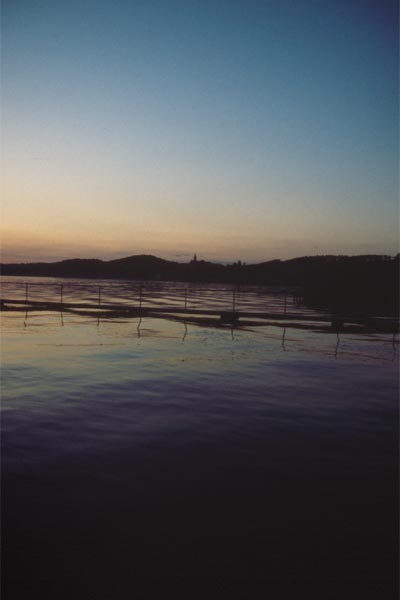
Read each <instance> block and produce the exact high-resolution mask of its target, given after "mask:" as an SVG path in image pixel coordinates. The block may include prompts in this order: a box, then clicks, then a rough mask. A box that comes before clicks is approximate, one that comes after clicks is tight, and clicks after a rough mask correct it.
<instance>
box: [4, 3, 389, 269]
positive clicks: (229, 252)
mask: <svg viewBox="0 0 400 600" xmlns="http://www.w3.org/2000/svg"><path fill="white" fill-rule="evenodd" d="M2 34H3V35H2V40H3V41H2V89H3V94H2V95H3V108H2V132H3V161H2V162H3V165H2V171H3V197H4V202H3V206H2V227H3V233H2V242H3V260H4V261H10V260H25V261H28V260H37V259H39V258H40V259H44V260H56V259H58V258H67V257H72V256H98V257H101V258H112V257H114V256H125V255H129V254H137V253H152V254H157V255H159V256H164V257H167V258H174V257H175V256H177V255H179V256H180V257H181V256H185V255H188V256H190V255H192V254H193V253H194V252H197V254H198V256H200V257H203V258H207V259H211V260H223V261H224V260H226V261H230V260H237V259H241V260H246V261H249V262H251V261H257V260H266V259H269V258H287V257H292V256H300V255H305V254H325V253H341V254H345V253H346V254H361V253H389V254H394V253H396V252H398V53H397V44H398V18H397V3H396V2H389V1H387V2H385V1H383V2H378V1H376V2H368V1H354V0H349V1H348V2H344V1H343V2H342V1H340V0H336V1H335V2H333V1H332V2H331V1H328V0H326V1H322V0H319V1H313V0H309V1H303V2H298V1H297V2H295V1H288V0H280V1H275V0H271V1H267V0H265V1H256V0H247V1H238V0H230V1H222V0H220V1H217V0H214V1H211V0H202V1H194V0H186V1H169V0H164V1H153V2H152V1H151V0H147V1H143V2H136V1H127V0H125V1H123V0H115V1H113V2H105V1H103V0H96V1H88V0H81V1H80V2H77V1H74V0H72V1H70V2H60V1H58V0H53V1H44V0H35V1H33V0H13V1H11V0H8V1H7V0H3V3H2Z"/></svg>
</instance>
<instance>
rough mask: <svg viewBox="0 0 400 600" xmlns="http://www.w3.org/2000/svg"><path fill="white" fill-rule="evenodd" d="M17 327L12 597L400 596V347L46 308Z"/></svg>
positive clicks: (17, 321) (8, 431) (383, 341)
mask: <svg viewBox="0 0 400 600" xmlns="http://www.w3.org/2000/svg"><path fill="white" fill-rule="evenodd" d="M216 289H217V288H215V289H214V293H216V292H215V290H216ZM114 291H115V290H114ZM245 291H246V290H243V296H242V301H243V302H245V301H247V302H248V304H249V305H250V304H251V305H252V306H253V305H254V302H255V299H254V298H255V296H246V295H245ZM250 292H251V293H253V294H256V295H257V293H258V292H257V291H256V290H250V291H249V293H250ZM4 295H5V294H4V293H3V296H4ZM228 296H229V294H228V293H227V298H228ZM177 297H179V302H181V295H180V294H177ZM257 297H258V301H260V296H259V295H258V296H257ZM223 298H224V297H223V295H220V296H219V300H220V301H221V303H222V301H223ZM246 298H247V300H246ZM264 300H265V297H263V300H262V301H264ZM177 301H178V300H177ZM227 301H229V299H228V300H227ZM270 301H272V300H270ZM274 301H275V302H279V300H278V297H277V296H276V297H275V300H274ZM2 332H3V347H2V361H3V370H2V384H3V385H2V445H3V452H2V477H3V528H4V551H3V553H4V571H3V573H4V585H5V589H6V592H7V595H6V596H5V597H6V598H7V600H10V599H11V598H18V597H32V598H36V597H40V598H56V597H57V598H60V597H62V598H82V599H83V598H85V599H86V598H89V597H93V598H126V597H134V595H135V593H138V592H139V590H142V589H143V586H146V585H152V584H155V583H157V582H160V585H163V586H165V585H166V586H167V587H168V585H169V584H171V582H176V581H178V580H179V581H186V582H189V583H190V584H193V585H194V584H197V582H199V581H208V582H209V583H210V585H211V586H212V589H217V587H218V585H222V583H223V582H225V583H226V582H228V581H230V582H232V581H234V582H236V584H237V585H238V586H239V587H240V585H243V586H244V588H246V586H247V588H246V589H250V588H249V587H248V586H252V588H253V589H257V588H259V589H260V590H264V592H268V591H269V592H271V593H272V594H273V595H272V597H278V596H277V594H278V592H279V591H282V590H284V589H289V588H291V590H292V596H291V597H305V596H302V594H303V593H306V590H308V591H312V590H314V591H315V590H317V589H318V590H319V593H320V594H322V595H321V596H320V597H328V598H329V597H332V598H347V597H352V595H353V594H356V593H358V592H360V593H361V592H362V593H363V595H364V597H375V598H392V597H394V594H395V591H396V590H395V588H396V581H397V577H396V570H397V562H396V554H397V530H398V529H397V516H396V515H397V449H398V377H397V368H398V345H397V339H396V338H393V336H391V335H361V334H358V335H357V334H341V335H340V336H337V335H336V334H325V333H321V332H317V331H312V330H307V329H305V330H298V329H290V328H289V329H282V328H280V327H272V326H268V327H266V326H265V327H256V328H243V329H240V328H232V327H214V328H212V327H198V326H195V325H191V324H187V323H184V322H174V321H169V320H166V319H155V318H151V319H150V318H149V319H142V320H139V319H133V318H127V319H122V318H121V319H104V320H101V319H100V320H96V319H94V318H92V317H85V316H79V315H76V314H68V313H65V314H60V313H51V312H46V311H42V312H30V313H28V314H27V315H26V314H25V313H24V312H7V313H3V314H2ZM216 586H217V587H216ZM164 589H166V588H164ZM21 594H22V596H21ZM24 595H25V596H24ZM189 596H190V593H189ZM189 596H188V597H189ZM148 597H149V596H148ZM150 597H151V596H150ZM210 597H213V594H210ZM215 597H217V596H215ZM353 597H354V596H353Z"/></svg>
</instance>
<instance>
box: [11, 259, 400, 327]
mask: <svg viewBox="0 0 400 600" xmlns="http://www.w3.org/2000/svg"><path fill="white" fill-rule="evenodd" d="M0 268H1V274H2V275H14V276H29V277H32V276H33V277H73V278H90V279H92V278H95V279H131V280H147V281H177V282H178V281H179V282H192V283H196V282H198V283H225V284H234V285H259V286H268V285H270V286H271V285H279V286H288V287H293V288H296V290H297V292H298V294H299V295H300V296H301V297H302V299H303V300H304V302H305V303H306V304H308V305H310V306H315V307H317V306H318V307H324V308H329V309H330V310H332V311H334V312H335V311H336V312H340V311H350V310H351V311H357V312H368V313H371V312H374V313H377V314H378V313H379V314H382V315H383V314H386V315H398V314H399V255H396V256H395V257H391V256H387V255H360V256H341V255H339V256H335V255H325V256H304V257H299V258H294V259H290V260H270V261H266V262H261V263H257V264H249V265H247V264H245V263H242V262H241V261H240V260H239V261H237V262H235V263H232V264H227V265H223V264H218V263H212V262H208V261H205V260H201V259H198V258H197V256H196V254H195V255H194V258H193V259H192V260H191V261H189V262H186V263H179V262H175V261H169V260H164V259H162V258H158V257H156V256H152V255H146V254H142V255H137V256H129V257H126V258H120V259H116V260H110V261H103V260H99V259H80V258H76V259H70V260H63V261H59V262H52V263H45V262H42V263H18V264H1V265H0Z"/></svg>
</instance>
